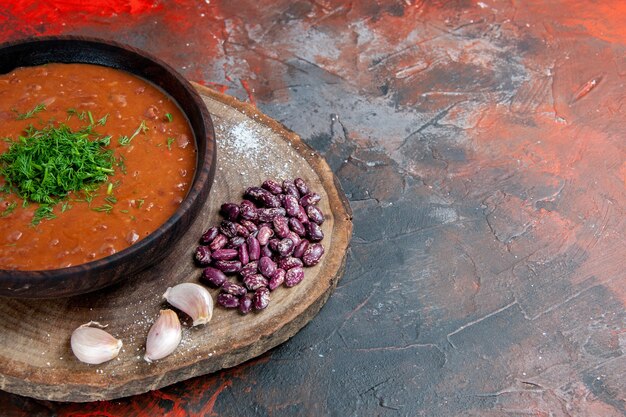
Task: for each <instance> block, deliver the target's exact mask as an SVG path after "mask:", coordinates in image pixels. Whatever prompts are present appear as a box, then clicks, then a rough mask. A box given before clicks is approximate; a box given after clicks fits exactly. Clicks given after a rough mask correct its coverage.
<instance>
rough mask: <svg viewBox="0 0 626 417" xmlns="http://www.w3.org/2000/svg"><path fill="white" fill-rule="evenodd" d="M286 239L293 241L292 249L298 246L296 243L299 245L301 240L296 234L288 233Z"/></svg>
mask: <svg viewBox="0 0 626 417" xmlns="http://www.w3.org/2000/svg"><path fill="white" fill-rule="evenodd" d="M287 238H288V239H291V240H293V246H294V247H295V246H296V245H298V243H300V241H301V240H302V238H301V237H300V236H298V234H297V233H296V232H289V234H288V235H287Z"/></svg>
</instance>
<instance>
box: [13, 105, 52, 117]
mask: <svg viewBox="0 0 626 417" xmlns="http://www.w3.org/2000/svg"><path fill="white" fill-rule="evenodd" d="M45 109H46V105H45V104H43V103H42V104H37V105H36V106H35V107H34V108H33V109H31V110H29V111H27V112H26V113H19V112H18V111H17V110H13V111H14V112H15V113H17V120H26V119H30V118H31V117H33V116H34V115H36V114H37V113H39V112H42V111H44V110H45Z"/></svg>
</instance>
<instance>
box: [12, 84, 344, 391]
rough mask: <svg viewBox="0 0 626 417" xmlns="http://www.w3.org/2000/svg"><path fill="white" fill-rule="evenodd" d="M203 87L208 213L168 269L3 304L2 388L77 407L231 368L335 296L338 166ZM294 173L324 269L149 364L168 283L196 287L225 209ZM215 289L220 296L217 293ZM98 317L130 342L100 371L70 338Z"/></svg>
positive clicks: (340, 209) (340, 253)
mask: <svg viewBox="0 0 626 417" xmlns="http://www.w3.org/2000/svg"><path fill="white" fill-rule="evenodd" d="M196 87H197V88H198V90H199V92H200V93H201V95H202V97H203V99H204V101H205V102H206V105H207V107H208V109H209V112H210V113H211V116H212V117H213V121H214V123H215V129H216V137H217V143H218V146H217V148H218V165H217V166H218V169H217V174H216V176H215V183H214V184H213V188H212V190H211V194H210V197H209V199H208V201H207V202H206V204H205V206H204V208H203V210H202V213H201V215H200V216H199V218H198V219H197V220H196V221H195V223H194V224H193V225H192V227H191V228H190V229H189V231H188V233H186V234H185V236H183V237H182V238H181V240H180V242H179V243H178V244H177V245H176V246H175V247H174V248H172V252H171V254H170V255H169V256H168V257H167V258H166V259H164V260H163V262H161V263H160V264H158V265H157V266H155V267H153V268H151V269H150V270H147V271H144V272H143V273H141V274H139V275H137V276H135V277H131V278H129V279H128V280H127V281H126V282H123V283H121V284H118V285H116V286H114V287H110V288H107V289H104V290H101V291H98V292H95V293H92V294H87V295H82V296H77V297H72V298H67V299H56V300H18V299H0V389H3V390H5V391H9V392H12V393H16V394H20V395H25V396H29V397H34V398H39V399H46V400H55V401H75V402H84V401H93V400H106V399H114V398H120V397H125V396H129V395H134V394H139V393H143V392H147V391H150V390H154V389H158V388H161V387H164V386H167V385H170V384H173V383H175V382H178V381H182V380H185V379H188V378H191V377H194V376H198V375H203V374H208V373H211V372H214V371H216V370H219V369H222V368H228V367H232V366H235V365H237V364H239V363H242V362H244V361H246V360H248V359H251V358H253V357H256V356H258V355H260V354H262V353H263V352H265V351H267V350H269V349H271V348H273V347H275V346H277V345H279V344H280V343H283V342H284V341H286V340H287V339H288V338H290V337H291V336H293V335H294V334H295V333H297V332H298V331H299V330H300V329H301V328H302V327H303V326H304V325H306V324H307V323H308V322H309V321H310V320H311V319H312V318H313V317H314V316H315V315H316V314H317V312H318V311H319V309H320V308H321V307H322V305H323V304H324V302H325V301H326V300H327V299H328V297H329V295H330V293H331V292H332V291H333V289H334V288H335V286H336V284H337V281H338V280H339V278H340V276H341V274H342V273H343V269H344V265H345V256H346V249H347V247H348V243H349V241H350V237H351V233H352V222H351V212H350V207H349V204H348V202H347V200H346V198H345V196H344V194H343V192H342V191H341V188H340V186H339V184H338V182H337V181H336V179H335V177H334V175H333V173H332V172H331V170H330V168H329V167H328V165H327V164H326V162H325V161H324V160H323V158H321V157H320V156H319V155H317V154H316V153H315V152H314V151H313V150H312V149H311V148H309V147H308V146H307V145H306V144H304V143H303V142H302V141H301V140H300V138H299V137H298V136H297V135H295V134H294V133H293V132H291V131H288V130H287V129H285V128H284V127H283V126H282V125H280V124H279V123H278V122H276V121H274V120H272V119H270V118H268V117H266V116H264V115H263V114H261V113H259V112H258V111H257V109H256V108H255V107H253V106H251V105H248V104H245V103H242V102H239V101H238V100H236V99H234V98H232V97H229V96H226V95H224V94H220V93H218V92H215V91H213V90H210V89H207V88H205V87H202V86H199V85H197V86H196ZM155 163H158V161H155ZM296 177H302V178H304V179H305V180H306V181H307V182H308V183H309V184H310V186H311V187H312V188H313V189H315V190H316V191H318V192H319V193H320V194H321V196H322V200H321V201H320V203H319V206H320V208H321V209H322V211H323V212H324V213H325V214H326V220H325V222H324V224H323V226H322V229H323V231H324V234H325V239H324V241H323V243H324V246H325V248H326V254H325V255H324V257H323V258H322V261H321V262H320V263H319V264H318V265H316V266H315V267H313V268H306V269H305V279H304V280H303V281H302V282H301V283H300V284H299V285H297V286H296V287H293V288H290V289H288V288H282V287H281V288H278V289H277V290H275V291H274V292H272V295H271V297H272V298H271V302H270V305H269V307H268V308H267V309H266V310H264V311H263V312H261V313H251V314H248V315H247V316H243V315H240V314H239V313H238V312H237V311H232V310H224V309H222V308H219V307H216V308H215V310H214V315H213V319H212V320H211V322H210V323H208V324H207V325H206V326H202V327H199V328H191V327H190V326H189V324H190V320H189V319H188V318H185V319H184V321H183V323H184V324H185V326H184V329H183V340H182V342H181V345H180V346H179V347H178V349H177V350H176V352H174V353H173V354H172V355H171V356H169V357H167V358H165V359H163V360H161V361H159V362H156V363H152V364H149V363H147V362H145V361H144V360H143V353H144V343H145V339H146V335H147V333H148V330H149V328H150V326H151V324H152V323H153V321H154V320H155V318H156V317H157V315H158V312H159V310H160V309H161V308H163V307H164V306H165V304H164V303H163V301H162V294H163V293H164V291H165V290H166V289H167V287H169V286H173V285H175V284H178V283H181V282H197V281H198V277H199V275H200V272H201V269H200V268H197V267H195V266H194V265H193V262H192V256H193V252H194V249H195V247H196V246H197V241H198V238H199V237H200V235H201V234H202V232H203V231H204V230H205V229H206V228H207V227H209V226H210V225H213V224H217V223H218V222H219V221H220V219H221V218H220V217H219V215H218V210H219V205H220V204H221V203H223V202H225V201H236V202H238V201H240V200H241V194H242V192H243V190H244V189H245V188H246V187H247V186H251V185H258V184H260V183H261V182H262V181H263V180H265V179H267V178H290V179H293V178H296ZM211 291H212V294H213V296H214V299H215V297H216V295H217V292H216V291H215V290H211ZM181 318H183V315H182V314H181ZM90 320H94V321H98V322H100V323H102V324H106V325H108V329H107V330H108V331H109V332H110V333H111V334H112V335H114V336H116V337H118V338H120V339H122V340H123V342H124V347H123V349H122V351H121V352H120V355H119V356H118V358H117V359H114V360H113V361H110V362H108V363H105V364H102V365H96V366H94V365H86V364H83V363H81V362H79V361H78V360H77V359H76V358H75V357H74V355H73V354H72V352H71V350H70V346H69V339H70V334H71V333H72V331H73V330H74V329H75V328H76V327H78V326H79V325H81V324H83V323H86V322H88V321H90Z"/></svg>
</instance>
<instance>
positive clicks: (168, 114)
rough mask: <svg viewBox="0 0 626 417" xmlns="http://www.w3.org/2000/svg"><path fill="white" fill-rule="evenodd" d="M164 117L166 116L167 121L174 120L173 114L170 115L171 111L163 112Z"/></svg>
mask: <svg viewBox="0 0 626 417" xmlns="http://www.w3.org/2000/svg"><path fill="white" fill-rule="evenodd" d="M165 117H166V118H167V121H168V122H171V121H172V120H174V116H172V113H165Z"/></svg>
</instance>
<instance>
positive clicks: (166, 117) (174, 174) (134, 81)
mask: <svg viewBox="0 0 626 417" xmlns="http://www.w3.org/2000/svg"><path fill="white" fill-rule="evenodd" d="M62 125H63V126H67V128H69V129H70V130H72V131H81V129H88V130H89V131H91V132H93V135H94V137H96V135H97V137H108V139H109V141H108V142H109V144H108V145H106V146H103V149H106V150H110V153H112V156H113V161H114V163H113V166H112V172H109V171H107V174H108V177H107V178H106V180H105V181H100V182H99V183H97V184H96V185H94V186H93V187H92V189H90V191H89V192H82V191H75V192H70V193H69V194H68V195H67V196H65V197H62V198H61V199H60V200H59V201H55V202H54V204H50V205H49V207H50V209H49V212H47V215H46V216H44V218H43V219H39V220H37V217H36V216H35V214H36V213H40V211H38V208H39V207H41V205H40V204H38V203H34V202H28V201H25V199H24V198H21V197H20V194H18V193H17V192H16V191H15V189H14V188H13V189H12V190H11V189H9V188H10V187H7V178H6V177H5V176H0V186H3V187H4V191H3V192H0V269H5V270H7V269H12V270H44V269H56V268H62V267H68V266H72V265H78V264H82V263H86V262H89V261H93V260H95V259H99V258H103V257H105V256H108V255H111V254H114V253H116V252H118V251H120V250H122V249H124V248H126V247H128V246H130V245H132V244H134V243H136V242H138V241H139V240H141V239H142V238H144V237H146V236H147V235H149V234H150V233H151V232H153V231H154V230H155V229H157V228H158V227H159V226H160V225H162V224H163V223H164V222H165V221H166V220H167V219H168V218H169V217H170V216H171V215H172V214H173V213H174V211H175V210H176V209H177V207H178V206H179V205H180V203H181V202H182V200H183V198H184V197H185V195H186V194H187V191H188V190H189V188H190V186H191V182H192V180H193V176H194V169H195V166H196V149H195V142H194V139H193V133H192V132H191V129H190V127H189V124H188V122H187V119H186V118H185V116H184V115H183V113H182V112H181V110H180V109H179V108H178V106H177V105H176V104H175V103H174V102H173V100H171V99H170V98H169V97H168V96H167V95H166V94H165V93H163V92H162V91H161V90H159V89H158V88H157V87H155V86H154V85H152V84H150V83H148V82H146V81H145V80H143V79H140V78H138V77H136V76H134V75H132V74H129V73H126V72H123V71H119V70H115V69H111V68H107V67H102V66H97V65H88V64H56V63H55V64H47V65H43V66H38V67H25V68H18V69H16V70H14V71H12V72H11V73H8V74H3V75H0V139H3V140H0V154H5V153H7V152H8V151H9V149H10V146H11V145H12V143H14V142H16V141H18V140H19V137H20V136H24V135H25V132H28V131H29V129H30V131H32V130H37V129H45V128H46V127H50V126H52V127H58V126H62Z"/></svg>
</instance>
